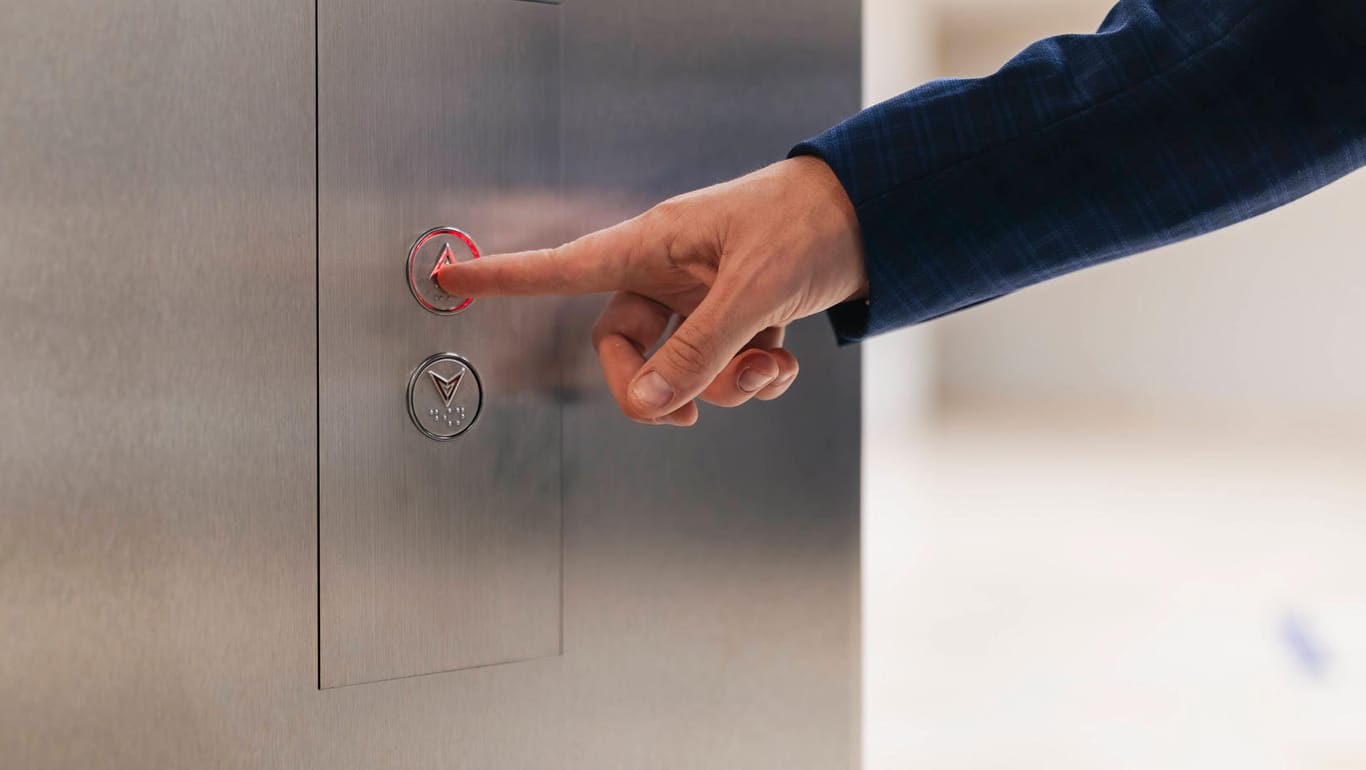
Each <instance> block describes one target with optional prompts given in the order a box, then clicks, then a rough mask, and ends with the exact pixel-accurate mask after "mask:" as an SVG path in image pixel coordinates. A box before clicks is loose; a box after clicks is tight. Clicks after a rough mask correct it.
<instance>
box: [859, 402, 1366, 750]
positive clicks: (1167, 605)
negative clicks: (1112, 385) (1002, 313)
mask: <svg viewBox="0 0 1366 770" xmlns="http://www.w3.org/2000/svg"><path fill="white" fill-rule="evenodd" d="M1296 430H1298V432H1295V431H1291V430H1284V429H1275V428H1258V429H1253V428H1247V427H1239V426H1214V427H1211V426H1199V425H1193V424H1189V423H1187V424H1184V425H1182V424H1177V423H1171V424H1167V425H1163V426H1158V425H1153V424H1150V423H1144V422H1142V421H1136V420H1124V419H1120V418H1108V417H1105V416H1103V415H1100V416H1098V415H1095V414H1092V415H1087V416H1084V417H1072V418H1066V417H1061V416H1058V415H1041V414H1029V413H1025V412H1023V411H1020V412H1011V411H1000V410H996V411H989V410H982V409H976V410H970V411H969V410H963V409H959V410H956V411H950V412H949V413H947V414H945V415H942V416H941V417H940V418H937V419H935V420H934V421H933V422H932V424H931V425H930V426H929V427H926V428H924V429H923V430H922V431H920V432H919V433H918V435H913V436H907V435H904V434H903V435H891V436H887V435H879V434H878V433H877V430H876V429H871V430H870V431H869V444H868V446H867V448H866V450H865V453H866V471H865V472H866V474H867V478H866V490H867V492H866V494H867V497H866V523H865V543H864V549H865V565H866V566H865V618H866V626H865V639H866V642H865V644H866V647H865V650H866V652H865V654H866V658H865V700H866V709H865V719H866V766H867V767H868V768H869V769H870V770H893V769H895V770H905V769H906V768H917V767H924V768H934V770H955V769H956V768H964V769H966V768H973V769H974V770H978V769H981V768H1010V770H1018V769H1019V768H1022V767H1023V768H1048V770H1064V769H1065V768H1087V770H1092V769H1093V768H1144V770H1149V769H1150V768H1192V769H1195V768H1200V770H1208V769H1209V768H1223V767H1236V768H1239V769H1240V770H1259V769H1261V768H1276V769H1277V770H1281V769H1289V768H1296V769H1297V770H1301V769H1306V768H1308V769H1314V768H1324V769H1325V770H1327V769H1332V770H1342V769H1344V768H1366V434H1364V433H1362V432H1358V431H1357V430H1348V429H1334V430H1332V431H1325V430H1310V429H1296Z"/></svg>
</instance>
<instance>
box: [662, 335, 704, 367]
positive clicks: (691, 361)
mask: <svg viewBox="0 0 1366 770" xmlns="http://www.w3.org/2000/svg"><path fill="white" fill-rule="evenodd" d="M669 343H670V344H669V345H667V346H665V349H666V350H667V351H668V353H667V355H668V361H669V363H670V364H672V365H673V366H674V367H675V368H677V369H678V370H679V371H682V372H683V373H685V374H691V375H699V374H702V373H704V372H705V371H706V370H707V364H708V362H710V360H711V355H710V352H709V350H708V348H709V346H708V345H706V344H705V343H702V342H699V341H698V340H695V339H693V335H691V334H687V333H683V332H682V331H681V330H680V332H677V333H675V334H674V336H673V337H672V338H670V340H669Z"/></svg>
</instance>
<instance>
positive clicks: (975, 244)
mask: <svg viewBox="0 0 1366 770" xmlns="http://www.w3.org/2000/svg"><path fill="white" fill-rule="evenodd" d="M1360 7H1361V6H1360V4H1359V3H1358V2H1357V0H1318V2H1315V1H1313V0H1266V1H1264V2H1256V1H1255V0H1225V1H1224V2H1193V1H1192V0H1130V1H1126V2H1123V3H1121V4H1120V5H1119V6H1118V7H1117V8H1116V9H1115V10H1114V11H1113V12H1112V14H1111V16H1110V18H1109V19H1107V21H1106V24H1105V25H1104V26H1103V27H1102V29H1101V31H1100V33H1098V34H1096V35H1084V36H1065V37H1060V38H1054V39H1051V40H1046V41H1043V42H1040V43H1038V44H1036V45H1035V46H1032V47H1031V48H1029V49H1028V50H1026V51H1025V52H1024V53H1022V54H1021V55H1020V56H1019V57H1017V58H1016V59H1014V60H1012V61H1011V62H1010V63H1009V64H1007V65H1006V66H1005V67H1004V68H1002V69H1001V70H1000V71H999V72H997V73H996V74H995V75H992V76H990V77H987V78H982V79H978V80H959V81H938V82H935V83H931V84H929V85H926V86H924V87H922V88H920V89H917V90H915V91H912V92H910V93H907V94H905V95H903V96H901V97H898V98H896V99H893V100H891V101H889V102H887V103H884V104H882V105H879V106H877V107H874V108H871V109H869V110H866V111H864V112H863V113H860V114H859V115H857V116H855V117H854V118H851V119H850V120H849V121H846V122H845V123H843V124H841V125H839V126H837V127H835V128H834V129H831V130H830V131H829V132H827V133H826V134H823V135H821V136H819V137H816V138H815V139H812V140H810V141H808V142H805V143H803V144H801V145H799V146H798V147H797V148H795V149H794V150H793V152H794V154H811V155H816V156H819V157H821V158H822V159H823V160H825V161H826V163H828V164H829V165H830V166H831V168H833V169H834V171H835V173H836V174H837V176H838V177H839V179H840V181H841V183H842V184H843V185H844V188H845V190H846V192H847V193H848V194H849V196H850V199H851V200H852V201H853V203H854V206H855V210H856V212H857V214H858V219H859V224H860V227H861V229H862V237H863V243H864V248H865V252H866V258H867V267H868V278H869V286H870V295H869V302H868V304H867V306H866V307H863V306H859V307H857V308H852V309H851V308H848V307H846V308H842V309H839V310H837V311H836V313H835V318H836V325H837V331H838V332H839V333H840V335H841V337H842V338H843V339H846V340H855V339H859V338H861V337H863V336H866V335H868V334H873V333H877V332H880V331H885V330H887V329H891V328H895V327H897V326H902V325H906V324H911V323H917V322H920V321H925V320H928V319H931V318H934V317H937V316H940V315H943V314H945V313H949V312H952V311H954V310H957V309H960V308H963V307H966V306H968V305H972V304H976V303H978V302H982V301H986V300H989V299H991V298H994V297H998V296H1001V295H1003V294H1006V293H1009V292H1011V291H1014V290H1016V289H1019V288H1022V287H1024V286H1027V285H1030V284H1033V283H1037V282H1039V281H1042V280H1046V279H1048V278H1051V277H1054V276H1057V275H1060V274H1062V273H1066V272H1069V271H1072V270H1077V269H1080V268H1083V267H1086V266H1089V265H1093V264H1097V263H1099V262H1104V261H1107V260H1111V259H1115V258H1118V257H1123V256H1126V255H1129V254H1134V253H1137V252H1140V251H1144V250H1147V249H1151V248H1154V247H1157V246H1160V245H1163V244H1166V243H1170V242H1173V241H1176V240H1180V239H1183V238H1188V237H1192V236H1195V235H1199V234H1201V233H1205V232H1208V231H1210V230H1214V229H1217V228H1219V227H1223V226H1226V225H1228V224H1231V223H1233V222H1236V221H1240V220H1243V219H1246V218H1249V217H1252V216H1255V215H1257V214H1260V213H1262V212H1265V211H1267V210H1269V209H1272V208H1274V207H1276V206H1279V205H1282V204H1284V203H1287V202H1289V201H1291V200H1293V199H1295V198H1297V197H1300V196H1302V195H1304V194H1306V193H1308V192H1310V191H1312V190H1314V189H1317V188H1318V187H1321V186H1323V185H1325V184H1327V183H1329V182H1331V181H1333V180H1334V179H1337V178H1338V177H1341V176H1343V175H1344V174H1347V173H1349V172H1350V171H1352V170H1353V169H1355V168H1358V167H1360V166H1362V165H1363V164H1366V45H1364V44H1363V41H1362V34H1363V29H1362V20H1363V18H1364V16H1366V15H1364V14H1363V11H1362V10H1360Z"/></svg>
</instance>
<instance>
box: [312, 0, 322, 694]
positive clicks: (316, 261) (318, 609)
mask: <svg viewBox="0 0 1366 770" xmlns="http://www.w3.org/2000/svg"><path fill="white" fill-rule="evenodd" d="M320 56H321V52H320V50H319V35H318V0H313V431H314V441H313V457H314V463H313V483H314V495H313V499H314V511H313V514H314V520H313V521H314V527H313V538H314V540H313V549H314V550H313V564H314V567H315V573H314V580H315V581H316V583H317V585H316V586H315V589H316V590H315V594H316V595H315V603H314V608H315V612H314V615H315V617H314V620H315V621H316V625H317V640H316V641H317V648H318V655H317V663H318V665H317V670H316V671H315V673H316V675H317V678H316V684H317V686H318V689H319V690H322V689H323V413H322V410H323V394H322V312H323V311H322V245H321V244H322V136H321V134H322V131H321V120H320V118H319V116H320V115H321V112H322V110H321V101H322V83H321V78H322V65H321V62H320Z"/></svg>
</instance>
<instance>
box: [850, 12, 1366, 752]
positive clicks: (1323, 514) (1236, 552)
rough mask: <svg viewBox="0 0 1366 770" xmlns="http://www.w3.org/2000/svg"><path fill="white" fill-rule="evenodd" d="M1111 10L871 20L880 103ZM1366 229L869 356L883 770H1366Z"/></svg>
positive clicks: (1336, 216) (1294, 226) (1197, 266)
mask: <svg viewBox="0 0 1366 770" xmlns="http://www.w3.org/2000/svg"><path fill="white" fill-rule="evenodd" d="M1112 4H1113V3H1112V2H1108V0H865V5H864V11H865V13H864V30H865V94H864V96H865V102H867V103H874V102H876V101H880V100H881V99H883V98H886V97H888V96H890V95H892V94H895V93H899V92H900V91H903V90H906V89H908V88H910V87H912V86H914V85H917V84H919V83H922V82H924V81H925V80H928V79H931V78H934V77H946V76H954V77H969V76H980V75H985V74H988V73H990V72H992V71H993V70H995V69H996V68H997V67H999V66H1000V65H1001V64H1002V63H1004V62H1005V61H1006V60H1007V59H1008V58H1009V57H1010V56H1012V55H1013V54H1014V53H1016V52H1017V51H1019V50H1020V49H1021V48H1023V47H1024V46H1026V45H1028V44H1029V43H1030V42H1033V41H1034V40H1036V39H1039V38H1041V37H1046V36H1049V35H1054V34H1060V33H1070V32H1090V31H1094V30H1095V28H1096V27H1097V26H1098V25H1099V23H1100V21H1101V20H1102V19H1103V18H1104V16H1105V14H1106V13H1107V12H1108V11H1109V9H1110V7H1111V5H1112ZM1307 86H1308V87H1312V84H1307ZM1363 210H1366V174H1357V175H1355V176H1352V177H1349V178H1348V179H1346V180H1344V181H1343V182H1341V183H1339V184H1338V185H1336V186H1334V187H1331V188H1329V189H1326V190H1324V191H1321V192H1319V193H1317V194H1315V195H1312V196H1310V197H1309V198H1307V199H1306V200H1304V201H1301V202H1299V203H1296V204H1293V205H1291V206H1289V207H1286V208H1284V209H1282V210H1280V211H1277V212H1274V213H1272V214H1270V215H1267V216H1264V217H1261V218H1259V219H1257V220H1254V221H1252V222H1248V223H1245V224H1243V225H1240V226H1238V227H1235V228H1232V229H1230V230H1227V231H1224V232H1220V233H1216V234H1213V235H1210V236H1206V237H1204V238H1200V239H1197V240H1194V241H1191V242H1188V243H1184V244H1179V245H1176V246H1172V247H1169V248H1166V249H1162V250H1159V251H1157V252H1154V253H1151V254H1146V255H1141V256H1138V257H1135V258H1131V259H1128V260H1124V261H1120V262H1116V263H1112V264H1110V265H1105V266H1102V267H1099V268H1095V269H1092V270H1089V271H1084V272H1082V273H1078V274H1074V275H1071V276H1067V277H1064V278H1062V279H1059V280H1056V281H1053V282H1050V283H1048V284H1045V285H1042V286H1039V287H1035V288H1031V289H1028V290H1025V291H1022V292H1019V293H1018V294H1016V295H1014V296H1011V297H1007V298H1004V299H1002V300H999V301H997V302H994V303H990V304H988V305H986V306H984V307H981V308H977V309H974V310H972V311H970V312H967V313H961V314H957V315H954V316H951V317H949V318H946V319H942V320H940V321H937V322H934V323H931V324H927V325H925V326H923V327H918V328H915V329H911V330H905V331H901V332H898V333H895V334H892V335H887V336H885V337H882V338H879V339H877V340H874V341H872V342H870V343H868V354H867V355H866V356H865V364H864V366H865V388H866V393H865V395H866V402H865V403H866V411H865V435H866V444H865V460H866V462H865V468H866V471H865V473H866V474H867V478H866V484H865V488H866V490H867V492H866V500H865V510H866V515H865V529H864V541H865V542H864V549H865V639H866V641H865V680H866V681H865V723H866V725H867V733H866V741H865V743H866V757H867V765H868V767H869V768H907V767H918V766H924V767H934V768H936V769H939V768H986V767H993V768H994V767H1001V768H1006V767H1010V768H1018V767H1021V766H1024V767H1048V768H1066V767H1077V768H1082V767H1085V768H1095V767H1145V768H1146V767H1152V766H1161V767H1169V768H1170V767H1191V768H1196V767H1199V768H1208V767H1234V766H1236V767H1239V768H1366V355H1363V353H1362V347H1363V346H1362V344H1361V342H1360V340H1361V337H1362V335H1363V333H1366V258H1364V257H1366V254H1364V253H1363V242H1366V222H1364V221H1363V220H1362V218H1361V216H1360V214H1359V213H1358V212H1361V211H1363Z"/></svg>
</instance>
